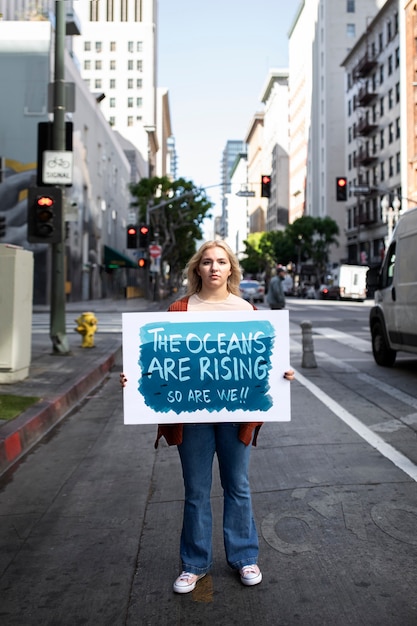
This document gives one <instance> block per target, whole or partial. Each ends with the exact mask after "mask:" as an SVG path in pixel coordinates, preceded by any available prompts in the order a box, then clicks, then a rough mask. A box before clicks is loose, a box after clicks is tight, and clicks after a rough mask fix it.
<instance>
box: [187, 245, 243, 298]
mask: <svg viewBox="0 0 417 626" xmlns="http://www.w3.org/2000/svg"><path fill="white" fill-rule="evenodd" d="M211 248H222V250H224V252H225V253H226V256H227V258H228V259H229V262H230V270H231V274H230V276H229V278H228V279H227V289H228V291H229V292H230V293H233V294H234V295H235V296H240V290H239V283H240V281H241V275H242V274H241V271H240V266H239V261H238V259H237V257H236V255H235V254H234V253H233V252H232V249H231V248H230V246H229V245H228V244H227V243H226V242H225V241H222V240H221V239H219V240H217V239H215V240H213V241H206V242H205V243H203V245H202V246H201V247H200V248H199V250H197V252H196V253H195V254H194V255H193V256H192V257H191V259H190V260H189V261H188V263H187V265H186V267H185V270H184V274H185V277H186V278H187V294H186V295H187V296H192V295H194V294H195V293H198V292H199V291H200V290H201V286H202V283H201V277H200V276H199V274H198V273H197V269H198V266H199V265H200V263H201V259H202V258H203V256H204V255H205V253H206V252H207V250H210V249H211Z"/></svg>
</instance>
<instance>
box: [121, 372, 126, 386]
mask: <svg viewBox="0 0 417 626" xmlns="http://www.w3.org/2000/svg"><path fill="white" fill-rule="evenodd" d="M126 383H127V378H126V376H125V375H124V374H123V372H122V373H121V374H120V386H121V387H126Z"/></svg>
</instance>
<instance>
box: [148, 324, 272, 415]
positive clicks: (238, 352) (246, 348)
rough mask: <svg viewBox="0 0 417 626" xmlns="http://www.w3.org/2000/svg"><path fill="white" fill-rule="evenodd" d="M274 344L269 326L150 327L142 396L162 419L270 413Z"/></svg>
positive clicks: (207, 325)
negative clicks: (196, 413) (186, 415)
mask: <svg viewBox="0 0 417 626" xmlns="http://www.w3.org/2000/svg"><path fill="white" fill-rule="evenodd" d="M274 339H275V335H274V327H273V326H272V324H271V323H270V322H269V321H266V320H253V321H252V320H251V321H240V322H239V321H238V322H236V321H235V322H224V321H221V322H220V321H216V322H179V323H176V322H166V323H165V322H164V323H158V322H153V323H150V324H146V325H144V326H142V327H141V329H140V342H141V344H140V355H139V366H140V369H141V378H140V380H139V392H140V393H141V394H142V396H143V398H144V401H145V404H146V405H147V406H149V407H150V408H151V409H153V410H154V411H157V412H160V413H167V412H168V411H174V412H175V413H177V414H179V413H193V412H194V411H198V410H199V409H203V408H204V409H205V410H208V411H209V412H214V411H220V410H223V409H227V410H228V411H236V410H238V409H240V410H244V411H268V410H269V409H270V408H271V406H272V398H271V396H270V395H269V394H268V390H269V388H270V383H269V374H270V371H271V368H272V364H271V356H272V350H273V346H274Z"/></svg>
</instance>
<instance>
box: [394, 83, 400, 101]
mask: <svg viewBox="0 0 417 626" xmlns="http://www.w3.org/2000/svg"><path fill="white" fill-rule="evenodd" d="M399 101H400V83H396V84H395V102H396V103H397V104H398V103H399Z"/></svg>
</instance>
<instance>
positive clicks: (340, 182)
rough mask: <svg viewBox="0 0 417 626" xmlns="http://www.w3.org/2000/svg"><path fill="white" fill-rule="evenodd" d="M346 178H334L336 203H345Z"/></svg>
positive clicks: (346, 191) (346, 192) (346, 193)
mask: <svg viewBox="0 0 417 626" xmlns="http://www.w3.org/2000/svg"><path fill="white" fill-rule="evenodd" d="M347 183H348V181H347V178H346V176H338V177H337V178H336V201H337V202H346V200H347V195H348V187H347Z"/></svg>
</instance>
